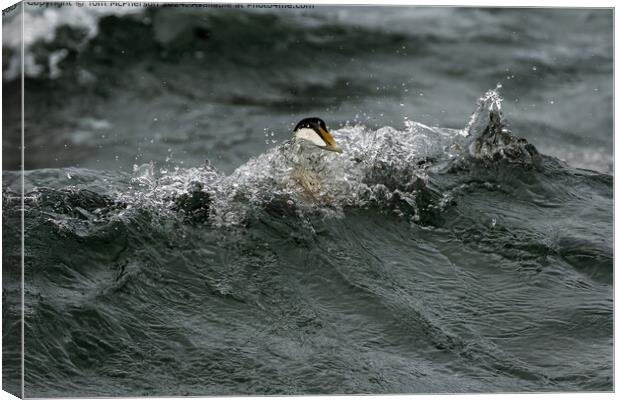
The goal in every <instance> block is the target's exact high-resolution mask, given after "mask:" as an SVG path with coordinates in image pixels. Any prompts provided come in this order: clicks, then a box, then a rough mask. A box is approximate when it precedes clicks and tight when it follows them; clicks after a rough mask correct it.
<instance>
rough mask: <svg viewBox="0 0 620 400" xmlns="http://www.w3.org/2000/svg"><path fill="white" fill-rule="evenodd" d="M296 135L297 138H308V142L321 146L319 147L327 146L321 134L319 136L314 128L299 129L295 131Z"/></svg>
mask: <svg viewBox="0 0 620 400" xmlns="http://www.w3.org/2000/svg"><path fill="white" fill-rule="evenodd" d="M295 137H296V138H297V139H302V140H307V141H308V142H310V143H312V144H314V145H316V146H319V147H325V146H327V143H325V142H324V141H323V139H322V138H321V136H319V134H318V133H316V132H315V131H314V129H310V128H301V129H298V130H297V131H295Z"/></svg>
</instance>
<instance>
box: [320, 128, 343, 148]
mask: <svg viewBox="0 0 620 400" xmlns="http://www.w3.org/2000/svg"><path fill="white" fill-rule="evenodd" d="M319 132H320V133H321V138H322V139H323V141H324V142H325V143H327V146H325V147H323V148H324V149H325V150H329V151H335V152H336V153H342V149H341V148H340V146H338V144H337V143H336V141H335V140H334V137H333V136H332V134H331V133H329V132H327V131H326V130H325V129H323V128H319Z"/></svg>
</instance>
